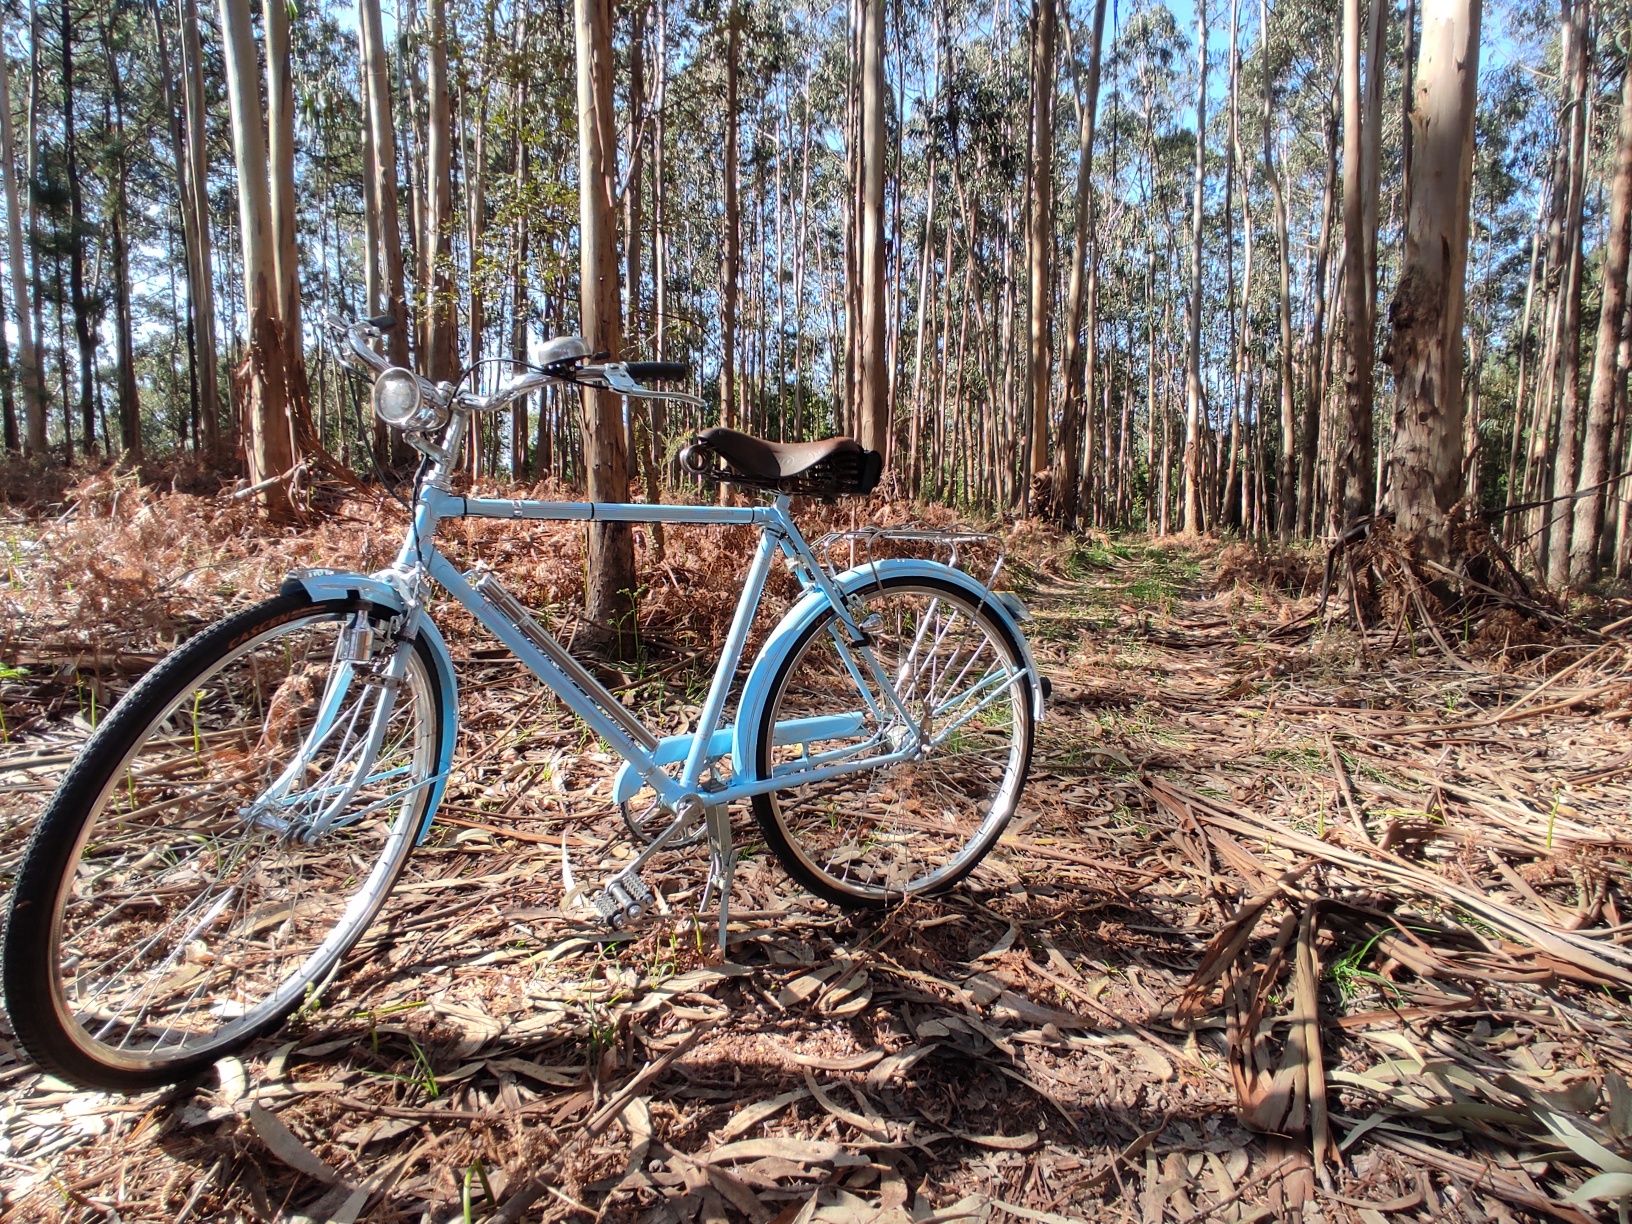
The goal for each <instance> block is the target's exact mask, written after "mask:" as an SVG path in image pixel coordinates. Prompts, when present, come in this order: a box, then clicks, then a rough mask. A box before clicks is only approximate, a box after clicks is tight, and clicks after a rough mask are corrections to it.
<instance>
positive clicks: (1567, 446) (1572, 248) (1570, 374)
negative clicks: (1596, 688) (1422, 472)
mask: <svg viewBox="0 0 1632 1224" xmlns="http://www.w3.org/2000/svg"><path fill="white" fill-rule="evenodd" d="M1590 8H1591V0H1575V2H1574V4H1573V5H1572V6H1571V8H1570V54H1569V56H1568V58H1567V64H1568V71H1569V75H1570V80H1571V83H1572V86H1571V95H1572V97H1573V99H1574V105H1573V106H1572V107H1571V108H1570V151H1569V158H1568V166H1569V187H1568V196H1567V200H1566V203H1565V206H1564V259H1565V263H1564V269H1565V270H1564V284H1563V287H1562V290H1561V292H1562V293H1563V297H1562V298H1561V299H1560V303H1559V311H1558V346H1557V370H1558V380H1559V384H1560V387H1561V389H1562V394H1561V396H1560V399H1559V413H1558V437H1557V439H1556V442H1555V445H1554V450H1553V497H1554V498H1555V499H1557V498H1563V497H1567V496H1568V495H1570V494H1572V493H1574V492H1576V490H1577V486H1578V483H1579V462H1578V461H1579V459H1580V453H1581V440H1580V437H1579V434H1580V425H1581V419H1580V418H1581V372H1580V368H1579V367H1580V364H1581V280H1582V265H1583V263H1584V259H1583V252H1582V249H1581V244H1582V228H1583V226H1582V209H1583V207H1584V202H1585V181H1586V161H1587V127H1588V115H1587V90H1588V83H1589V78H1590V74H1589V73H1588V71H1587V61H1588V57H1589V55H1590V54H1591V46H1590V44H1589V42H1588V39H1587V32H1588V28H1589V24H1590V23H1589V20H1588V18H1589V14H1590ZM1545 513H1546V514H1547V516H1548V519H1549V526H1548V532H1547V537H1548V538H1547V580H1548V581H1549V582H1551V583H1552V584H1553V585H1554V586H1563V585H1564V584H1565V583H1566V582H1568V581H1569V577H1570V529H1571V527H1572V526H1573V524H1574V521H1575V516H1574V515H1573V513H1572V512H1571V508H1570V506H1569V504H1568V503H1564V502H1558V501H1555V502H1554V504H1552V505H1549V506H1548V507H1547V508H1546V511H1545Z"/></svg>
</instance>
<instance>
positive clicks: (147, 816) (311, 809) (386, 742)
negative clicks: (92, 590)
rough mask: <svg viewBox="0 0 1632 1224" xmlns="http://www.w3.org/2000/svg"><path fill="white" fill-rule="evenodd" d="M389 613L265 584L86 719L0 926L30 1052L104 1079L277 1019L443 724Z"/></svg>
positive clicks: (354, 906)
mask: <svg viewBox="0 0 1632 1224" xmlns="http://www.w3.org/2000/svg"><path fill="white" fill-rule="evenodd" d="M391 615H392V614H391V613H390V612H389V611H386V610H382V609H373V608H368V607H362V606H359V605H358V604H356V603H355V602H352V601H349V600H331V601H325V602H314V601H313V600H311V599H310V598H309V597H307V596H306V595H304V594H286V595H279V596H278V597H276V598H274V599H272V600H269V601H267V602H266V603H263V604H260V605H258V606H257V607H254V608H251V609H248V610H247V611H245V612H242V613H239V614H238V615H236V616H233V617H230V618H228V619H227V620H225V621H222V622H220V623H218V624H216V625H214V626H212V627H211V628H209V629H207V630H205V631H204V632H202V633H200V634H199V635H197V636H196V637H194V638H192V639H191V640H190V641H188V642H187V643H186V644H185V645H184V646H182V647H181V648H180V649H178V650H177V651H175V652H174V653H172V654H171V655H170V656H169V657H168V658H166V659H165V660H164V661H163V662H162V663H160V664H159V665H158V666H157V667H156V668H155V669H154V670H153V671H152V672H150V673H149V674H148V675H147V676H146V677H144V678H143V679H142V681H141V682H140V683H138V684H137V685H136V687H135V688H133V689H131V691H130V692H129V693H128V694H127V695H126V696H125V698H124V699H123V700H122V701H120V702H119V704H118V705H117V706H115V707H114V709H113V711H112V712H111V713H110V714H109V715H108V717H107V718H106V719H105V720H104V721H103V722H102V723H101V725H100V726H98V727H97V728H96V730H95V731H94V733H93V734H92V735H91V737H90V739H89V740H88V741H87V742H86V743H85V746H84V748H83V749H82V750H81V752H80V754H79V757H78V758H77V760H76V761H75V763H74V765H73V767H72V768H71V769H70V770H69V772H68V774H67V775H66V777H65V778H64V779H63V781H62V784H61V786H60V787H59V788H58V790H57V792H56V794H55V796H54V797H53V798H52V800H51V802H50V804H49V805H48V806H47V808H46V810H45V812H44V814H43V815H42V816H41V818H40V822H39V825H38V826H37V828H36V829H35V831H34V834H33V837H32V839H31V840H30V842H29V845H28V849H27V851H26V852H25V854H24V857H23V863H22V867H21V870H20V871H19V873H18V879H17V887H16V890H15V892H14V893H13V895H12V900H11V907H10V914H9V917H8V921H7V925H6V934H5V945H4V986H5V999H6V1010H7V1012H8V1013H9V1015H10V1017H11V1021H12V1026H13V1029H14V1030H15V1032H16V1034H17V1037H18V1039H19V1040H20V1041H21V1042H22V1044H23V1046H24V1047H25V1048H26V1049H27V1050H28V1052H29V1053H30V1054H31V1055H32V1056H33V1057H34V1059H35V1060H36V1061H37V1062H38V1063H39V1064H40V1065H41V1066H42V1067H44V1068H45V1069H47V1070H49V1071H52V1072H54V1073H56V1074H58V1075H60V1076H62V1077H63V1078H65V1079H67V1080H70V1081H72V1082H74V1083H76V1084H80V1085H82V1086H84V1087H88V1088H101V1089H110V1090H118V1091H130V1090H136V1089H141V1088H147V1087H153V1086H156V1085H159V1084H164V1083H169V1082H173V1081H175V1080H179V1079H184V1078H186V1077H188V1076H189V1075H192V1074H195V1073H196V1072H198V1071H200V1070H202V1069H204V1068H205V1067H208V1066H209V1065H210V1064H211V1063H212V1062H214V1061H215V1060H216V1059H217V1058H219V1057H221V1056H222V1055H223V1054H226V1053H229V1052H231V1051H233V1050H235V1049H238V1048H240V1047H242V1046H243V1045H245V1044H246V1043H247V1042H249V1041H250V1040H252V1039H253V1038H254V1037H256V1036H257V1035H259V1034H261V1033H263V1032H265V1031H267V1030H269V1029H270V1028H272V1027H273V1026H275V1025H276V1024H277V1023H279V1022H280V1021H281V1020H282V1019H283V1018H284V1017H285V1016H287V1015H288V1014H289V1013H290V1012H291V1011H293V1010H294V1009H295V1008H296V1007H298V1006H299V1005H300V1004H301V1002H302V1001H303V1000H304V999H306V998H307V997H308V993H309V992H310V991H311V989H312V988H313V987H314V986H315V985H316V984H318V983H320V982H321V981H322V980H323V979H324V978H325V977H326V976H327V975H328V974H329V973H330V972H331V971H332V970H333V969H334V967H335V966H336V964H337V963H338V962H339V960H340V958H341V957H342V956H344V955H345V953H346V952H347V951H348V950H349V949H350V948H351V947H352V945H353V944H354V943H356V941H357V939H358V938H359V937H360V936H361V935H362V934H363V932H364V931H365V930H366V929H367V928H368V926H369V924H370V923H371V922H373V920H374V918H375V916H376V915H377V914H378V913H379V911H380V908H381V906H382V905H383V904H384V902H385V899H386V896H387V895H388V893H389V892H390V890H391V887H392V885H393V884H394V883H395V882H396V880H397V877H398V875H399V873H400V872H401V871H402V867H403V864H404V863H405V862H406V860H407V858H408V854H409V852H410V850H411V849H412V848H413V843H414V839H415V837H416V835H417V833H418V831H419V829H420V827H421V822H422V821H423V819H424V818H425V814H426V806H427V804H428V803H429V801H430V797H431V793H432V790H433V789H434V785H435V782H436V776H435V774H436V767H437V766H436V763H437V761H438V760H439V749H440V747H441V745H442V742H443V737H444V736H446V735H449V734H451V733H452V730H453V729H452V727H450V726H446V725H444V723H445V721H446V720H445V719H444V716H443V701H442V698H443V694H442V692H441V689H440V683H439V680H438V673H437V669H436V666H435V663H434V660H433V658H432V656H431V654H430V651H429V648H428V647H427V646H426V645H425V644H424V643H423V642H422V641H415V642H393V641H392V640H391V639H390V638H389V636H388V635H387V634H386V632H385V628H386V626H385V620H386V619H387V618H389V617H390V616H391ZM376 643H377V644H378V646H377V648H375V644H376Z"/></svg>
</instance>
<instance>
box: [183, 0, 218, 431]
mask: <svg viewBox="0 0 1632 1224" xmlns="http://www.w3.org/2000/svg"><path fill="white" fill-rule="evenodd" d="M181 67H182V103H183V105H182V110H183V112H184V114H185V116H186V120H187V169H186V174H185V175H184V176H183V188H182V190H183V193H184V194H185V197H186V207H185V208H184V210H183V212H184V215H186V216H188V217H190V218H191V220H192V224H191V226H190V227H189V229H188V231H187V235H186V238H187V243H186V245H187V254H188V259H187V294H188V297H189V298H191V300H192V309H193V333H194V334H193V343H194V345H195V347H196V349H197V352H198V415H199V419H200V421H201V422H202V423H203V447H204V454H205V456H206V458H207V459H208V460H209V461H210V462H211V463H217V462H219V461H220V459H221V373H220V354H219V350H218V349H217V347H216V339H215V257H214V252H213V249H212V245H211V242H210V207H209V190H208V185H209V161H208V156H207V153H206V133H205V130H204V67H203V49H202V47H201V45H200V43H199V37H198V4H197V0H181Z"/></svg>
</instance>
